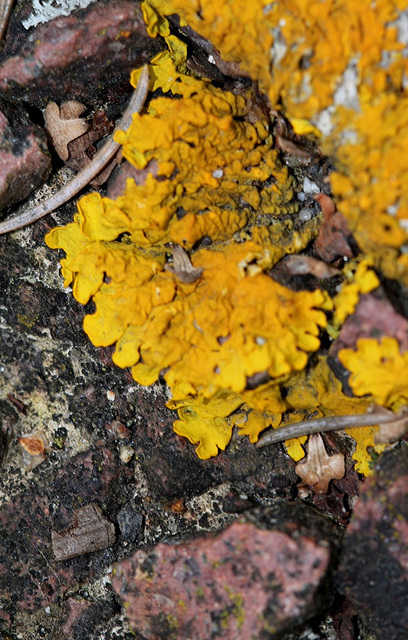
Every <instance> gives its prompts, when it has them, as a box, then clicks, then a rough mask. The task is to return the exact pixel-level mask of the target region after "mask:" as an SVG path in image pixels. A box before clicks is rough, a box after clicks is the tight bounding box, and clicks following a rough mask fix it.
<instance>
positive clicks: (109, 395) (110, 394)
mask: <svg viewBox="0 0 408 640" xmlns="http://www.w3.org/2000/svg"><path fill="white" fill-rule="evenodd" d="M106 397H107V398H108V400H109V402H113V401H114V400H115V398H116V394H115V392H114V391H110V390H109V391H107V392H106Z"/></svg>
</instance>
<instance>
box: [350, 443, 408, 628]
mask: <svg viewBox="0 0 408 640" xmlns="http://www.w3.org/2000/svg"><path fill="white" fill-rule="evenodd" d="M407 494H408V447H407V446H405V445H403V446H402V448H401V449H400V448H399V447H396V448H395V449H393V450H392V451H388V452H386V453H385V454H384V455H383V457H382V458H381V459H380V462H379V464H378V466H377V469H376V475H375V476H374V477H373V478H371V479H369V480H368V481H367V482H366V483H365V485H364V488H363V492H362V495H361V496H360V498H359V500H358V501H357V503H356V506H355V509H354V513H353V516H352V519H351V523H350V525H349V527H348V529H347V533H346V537H345V541H344V546H343V553H342V556H341V562H340V569H339V576H338V582H339V584H340V588H341V590H343V591H344V592H345V593H346V594H347V595H348V597H349V598H350V600H351V601H352V602H354V605H355V607H356V609H357V610H358V611H359V613H360V614H361V615H362V616H363V617H364V618H365V620H366V622H367V624H368V625H369V626H370V627H371V629H372V632H373V634H374V635H375V637H376V638H378V639H379V640H406V638H408V607H407V604H408V524H407V521H408V502H407Z"/></svg>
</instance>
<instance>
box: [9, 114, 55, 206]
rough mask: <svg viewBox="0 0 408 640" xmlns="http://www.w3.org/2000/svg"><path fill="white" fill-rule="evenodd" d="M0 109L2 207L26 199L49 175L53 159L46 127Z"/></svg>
mask: <svg viewBox="0 0 408 640" xmlns="http://www.w3.org/2000/svg"><path fill="white" fill-rule="evenodd" d="M6 111H7V112H8V111H10V112H11V111H12V110H11V109H6V108H5V107H4V108H3V111H1V110H0V210H1V209H3V208H4V207H5V206H7V205H10V204H15V203H17V202H20V201H22V200H24V199H25V198H26V197H27V196H28V195H29V194H30V193H31V191H33V189H35V188H36V187H38V186H39V185H40V184H42V182H43V181H44V180H45V179H46V177H47V176H48V174H49V172H50V170H51V160H50V156H49V154H48V150H47V143H46V137H45V134H44V132H43V131H42V129H41V128H40V127H38V126H36V125H34V124H30V123H28V122H24V121H22V120H21V119H19V118H18V117H16V114H15V113H14V114H13V113H10V115H9V116H8V117H7V116H6V113H5V112H6Z"/></svg>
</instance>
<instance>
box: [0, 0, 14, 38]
mask: <svg viewBox="0 0 408 640" xmlns="http://www.w3.org/2000/svg"><path fill="white" fill-rule="evenodd" d="M13 6H14V0H0V49H1V41H2V40H3V38H4V36H5V35H6V31H7V27H8V23H9V20H10V17H11V14H12V13H13Z"/></svg>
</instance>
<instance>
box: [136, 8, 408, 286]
mask: <svg viewBox="0 0 408 640" xmlns="http://www.w3.org/2000/svg"><path fill="white" fill-rule="evenodd" d="M149 5H150V6H155V7H156V9H157V10H158V11H159V12H162V13H163V14H165V15H171V14H173V13H178V14H180V16H181V17H182V18H183V19H184V20H185V21H186V22H187V23H188V24H189V26H190V27H192V28H193V29H195V30H196V31H197V32H198V33H200V34H201V35H203V36H205V37H206V38H208V39H209V40H210V41H211V42H212V43H213V44H214V45H215V46H216V47H217V48H218V49H219V50H220V51H221V54H222V56H223V57H224V59H225V60H227V61H230V62H234V63H237V64H239V66H240V68H241V69H242V71H243V72H246V73H249V74H250V75H251V77H253V78H255V79H257V80H258V81H259V83H260V85H261V88H262V89H263V90H264V91H265V92H266V93H267V94H268V96H269V99H270V102H271V105H272V107H276V106H277V105H279V108H281V109H283V110H284V112H285V113H286V115H287V116H289V118H294V119H300V120H303V125H302V129H301V130H305V119H307V118H308V119H309V120H310V121H311V123H310V125H311V126H315V127H316V128H317V130H319V129H320V131H321V132H322V133H323V135H322V137H321V144H322V146H323V148H324V149H325V151H327V152H328V153H330V154H332V155H335V157H336V161H337V167H338V169H337V172H336V173H334V174H333V176H332V179H331V182H332V187H333V192H334V194H335V195H336V196H337V199H338V208H339V210H340V211H341V212H342V213H343V214H344V215H345V216H346V218H347V219H348V222H349V224H350V227H351V229H352V231H353V232H354V234H355V236H356V240H357V242H358V244H359V245H360V247H361V249H362V250H363V251H364V252H365V253H366V254H369V255H370V256H371V257H372V258H373V260H374V264H375V266H376V267H379V268H381V269H382V270H383V271H384V273H385V274H386V275H387V276H388V277H390V278H397V279H399V280H401V281H403V282H404V283H405V284H406V285H407V284H408V264H407V263H408V259H407V257H406V255H405V254H404V253H402V254H401V252H400V248H401V247H404V248H405V247H406V246H407V243H408V234H407V225H408V222H407V220H408V199H407V198H408V196H407V193H406V189H405V185H406V183H407V180H408V156H407V154H406V153H405V149H406V148H407V145H408V96H407V89H406V77H407V73H408V59H407V57H406V55H405V54H404V51H403V50H404V43H403V42H402V41H399V35H398V28H397V25H396V23H395V21H396V20H397V19H398V17H399V12H400V11H402V10H403V9H406V2H405V0H392V1H389V0H379V1H378V2H375V3H373V2H371V0H363V1H361V2H353V0H326V1H325V2H321V1H320V0H281V1H280V2H273V3H269V2H268V1H267V0H255V1H253V2H251V3H247V2H244V1H243V0H241V1H237V0H227V1H226V2H224V3H223V6H222V10H220V6H219V3H218V2H216V0H208V1H207V2H205V3H199V2H197V0H149ZM322 25H324V28H323V27H322ZM327 132H329V135H327ZM385 185H386V188H384V186H385Z"/></svg>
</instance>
